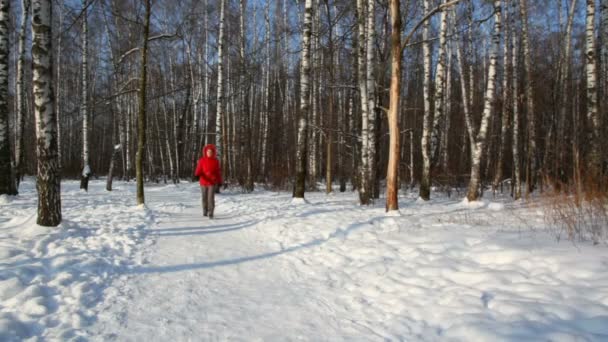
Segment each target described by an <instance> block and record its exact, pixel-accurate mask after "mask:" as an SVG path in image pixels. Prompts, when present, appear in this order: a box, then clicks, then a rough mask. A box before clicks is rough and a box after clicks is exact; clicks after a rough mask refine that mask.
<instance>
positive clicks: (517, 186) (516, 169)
mask: <svg viewBox="0 0 608 342" xmlns="http://www.w3.org/2000/svg"><path fill="white" fill-rule="evenodd" d="M511 8H513V10H512V11H511V28H512V29H511V51H512V53H511V58H512V60H513V63H512V65H513V80H512V82H513V86H512V93H513V139H512V140H513V142H512V146H511V149H512V152H513V174H514V178H515V179H514V181H513V199H515V200H518V199H519V198H521V166H520V157H519V98H520V94H519V83H518V82H519V80H518V77H517V75H518V74H519V62H518V59H519V48H518V45H517V44H518V41H517V30H515V13H516V10H517V1H511Z"/></svg>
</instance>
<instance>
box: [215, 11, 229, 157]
mask: <svg viewBox="0 0 608 342" xmlns="http://www.w3.org/2000/svg"><path fill="white" fill-rule="evenodd" d="M225 17H226V0H221V1H220V32H219V36H218V45H217V104H216V115H215V139H213V141H214V142H215V145H216V146H217V154H218V157H220V158H222V160H223V158H224V153H225V151H223V146H222V143H223V141H222V140H223V135H224V132H223V130H222V128H223V126H222V125H223V122H224V118H223V116H224V21H225Z"/></svg>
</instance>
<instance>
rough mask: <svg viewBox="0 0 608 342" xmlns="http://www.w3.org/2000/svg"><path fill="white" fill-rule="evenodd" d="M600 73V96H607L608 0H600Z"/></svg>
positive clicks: (605, 108)
mask: <svg viewBox="0 0 608 342" xmlns="http://www.w3.org/2000/svg"><path fill="white" fill-rule="evenodd" d="M600 6H601V25H600V27H601V32H600V41H601V44H602V45H601V54H602V55H601V61H602V68H601V73H600V74H601V75H602V80H601V81H602V89H603V93H602V98H604V99H605V98H606V97H608V0H601V3H600ZM603 111H604V117H607V116H608V105H604V107H603Z"/></svg>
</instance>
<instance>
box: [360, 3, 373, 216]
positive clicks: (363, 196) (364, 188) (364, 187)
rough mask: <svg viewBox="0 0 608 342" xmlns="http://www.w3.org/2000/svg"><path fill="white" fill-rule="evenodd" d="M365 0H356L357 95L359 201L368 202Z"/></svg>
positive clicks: (369, 193) (369, 196) (369, 195)
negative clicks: (359, 100)
mask: <svg viewBox="0 0 608 342" xmlns="http://www.w3.org/2000/svg"><path fill="white" fill-rule="evenodd" d="M365 7H366V6H365V2H364V0H357V29H358V38H357V82H358V83H359V96H360V99H361V165H359V168H360V170H361V172H360V175H359V202H360V203H361V204H363V205H369V204H370V198H371V188H370V185H371V184H370V174H369V170H370V165H369V132H370V131H369V112H368V105H369V103H368V98H367V97H368V92H367V82H366V70H367V69H366V68H367V64H366V59H365V51H366V40H365Z"/></svg>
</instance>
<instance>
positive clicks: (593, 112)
mask: <svg viewBox="0 0 608 342" xmlns="http://www.w3.org/2000/svg"><path fill="white" fill-rule="evenodd" d="M586 13H587V16H586V18H587V21H586V28H585V42H586V44H585V66H586V67H585V73H586V76H587V77H586V78H587V121H588V122H589V123H590V124H591V127H590V130H589V135H588V142H589V143H590V144H591V150H590V153H589V163H590V165H589V166H590V167H591V172H590V174H591V175H593V176H594V177H595V176H597V174H598V173H599V172H600V170H601V154H600V141H599V139H600V117H599V110H598V105H597V57H596V55H595V54H596V42H595V31H594V28H595V0H587V12H586Z"/></svg>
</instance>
